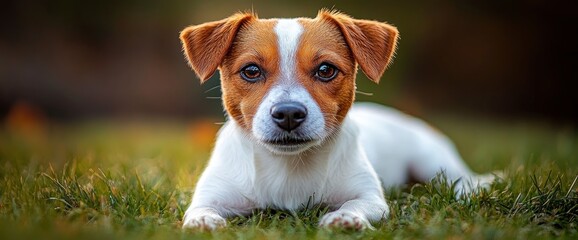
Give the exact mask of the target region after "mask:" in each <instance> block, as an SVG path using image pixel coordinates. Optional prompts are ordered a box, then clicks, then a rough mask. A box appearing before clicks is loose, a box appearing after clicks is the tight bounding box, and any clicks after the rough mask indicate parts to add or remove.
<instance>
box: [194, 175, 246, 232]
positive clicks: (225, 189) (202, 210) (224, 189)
mask: <svg viewBox="0 0 578 240" xmlns="http://www.w3.org/2000/svg"><path fill="white" fill-rule="evenodd" d="M208 175H210V172H209V174H204V175H203V176H202V177H201V179H200V180H199V183H198V184H197V188H196V190H195V194H194V196H193V201H192V203H191V205H190V206H189V208H188V209H187V211H186V212H185V215H184V217H183V228H184V229H185V228H193V229H200V230H215V229H218V228H221V227H225V226H226V221H225V218H227V217H231V216H242V215H248V214H250V213H251V211H252V209H253V206H252V204H251V203H250V201H249V200H247V199H246V198H245V197H243V196H242V194H240V193H239V192H238V191H235V188H236V187H235V186H233V185H232V184H229V183H231V182H233V181H234V180H232V179H227V180H223V179H219V178H218V177H215V176H210V177H205V176H208ZM207 179H209V181H207ZM233 183H234V182H233Z"/></svg>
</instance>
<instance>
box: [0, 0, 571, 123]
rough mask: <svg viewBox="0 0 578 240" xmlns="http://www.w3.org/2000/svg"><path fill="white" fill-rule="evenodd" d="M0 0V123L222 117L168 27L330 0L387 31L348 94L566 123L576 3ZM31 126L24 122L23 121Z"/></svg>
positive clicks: (308, 11) (431, 111)
mask: <svg viewBox="0 0 578 240" xmlns="http://www.w3.org/2000/svg"><path fill="white" fill-rule="evenodd" d="M401 2H402V1H399V2H396V3H394V2H391V1H390V2H385V1H381V2H379V1H343V2H338V1H304V0H298V1H260V0H254V1H222V0H212V1H191V0H167V1H151V0H139V1H135V0H127V1H113V0H98V1H95V0H87V1H76V0H51V1H31V0H18V1H16V0H8V1H6V0H5V1H2V4H1V7H0V119H2V121H4V122H6V123H7V124H8V125H10V124H12V123H14V122H23V121H24V122H26V121H31V122H34V121H36V122H38V121H55V122H61V121H63V122H68V121H83V120H91V119H170V120H177V121H180V120H184V121H192V120H195V119H199V118H213V119H222V118H223V112H222V107H221V103H220V99H218V97H219V95H220V92H219V89H218V87H217V88H215V87H216V86H218V85H219V81H218V74H216V75H215V76H213V78H212V79H211V80H209V81H208V82H207V83H206V84H204V85H200V84H199V80H198V79H197V78H196V77H195V76H194V74H193V72H192V71H191V70H190V69H189V68H188V66H187V64H186V61H185V60H184V57H183V56H182V52H181V45H180V42H179V39H178V34H179V31H180V30H182V29H183V28H184V27H186V26H187V25H190V24H199V23H203V22H206V21H213V20H218V19H222V18H225V17H227V16H229V15H230V14H232V13H234V12H237V11H240V10H250V9H254V11H255V12H257V13H258V15H259V16H260V17H262V18H269V17H299V16H306V17H315V15H316V13H317V11H318V10H319V9H320V8H322V7H326V8H334V9H338V10H341V11H344V12H345V13H348V14H350V15H352V16H354V17H356V18H364V19H374V20H379V21H387V22H389V23H391V24H393V25H395V26H397V27H398V28H399V30H400V33H401V40H400V44H399V48H398V52H397V57H396V59H395V61H394V64H393V65H391V67H390V69H389V70H388V71H387V72H386V74H385V75H384V76H383V78H382V80H381V84H380V85H375V84H373V83H372V82H370V81H368V80H367V79H366V78H365V76H364V75H363V74H362V73H360V75H359V78H358V90H359V91H362V92H366V93H372V94H373V95H371V96H367V95H364V94H357V98H358V99H359V100H364V101H374V102H380V103H383V104H387V105H390V106H394V107H396V108H399V109H401V110H403V111H405V112H408V113H411V114H415V115H418V116H422V117H427V116H428V115H435V114H454V115H456V114H457V115H464V116H469V117H472V118H488V119H506V120H508V121H512V120H513V121H539V122H545V123H547V124H551V125H564V126H568V125H574V124H575V123H576V122H578V121H577V120H578V97H577V96H578V95H577V94H576V91H577V90H578V89H577V88H576V84H575V82H576V81H578V73H577V72H578V61H577V60H576V59H577V58H578V44H577V43H578V31H577V30H578V29H577V27H576V24H575V23H576V22H577V20H578V14H577V10H578V8H577V6H578V4H576V2H572V1H567V3H561V2H560V3H552V2H549V1H540V0H528V1H517V0H513V1H501V0H489V1H461V0H442V1H423V3H419V4H416V3H415V2H414V1H411V2H412V3H411V4H410V3H409V2H408V1H404V3H401ZM32 125H34V123H32Z"/></svg>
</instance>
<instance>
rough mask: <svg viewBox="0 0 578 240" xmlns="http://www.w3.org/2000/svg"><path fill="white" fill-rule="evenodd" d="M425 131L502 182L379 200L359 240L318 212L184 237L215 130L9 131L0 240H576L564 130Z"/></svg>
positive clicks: (261, 217) (569, 135)
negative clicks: (381, 215) (459, 192)
mask: <svg viewBox="0 0 578 240" xmlns="http://www.w3.org/2000/svg"><path fill="white" fill-rule="evenodd" d="M433 122H434V123H435V125H436V126H438V127H439V128H440V129H443V131H445V132H446V133H448V135H450V137H451V138H453V139H454V140H455V141H456V144H457V145H458V147H459V149H460V150H461V152H462V155H463V156H464V158H465V159H466V161H467V162H468V164H469V165H470V166H471V167H472V168H473V169H474V170H476V171H477V172H489V171H492V170H502V171H504V172H505V175H506V178H505V180H503V181H500V182H497V183H495V184H494V185H493V186H492V187H491V189H488V190H487V191H482V192H480V193H479V194H477V195H475V196H472V197H471V198H470V199H464V198H461V199H456V198H454V197H453V195H452V191H451V189H450V188H449V187H445V185H444V184H436V182H440V181H442V182H443V181H444V179H443V178H438V179H436V180H434V181H433V182H431V183H425V184H418V185H414V186H413V187H408V188H396V189H388V190H387V191H386V198H387V199H388V201H389V204H390V206H391V208H392V214H391V217H390V218H389V219H388V220H387V221H386V222H384V223H382V224H377V225H376V228H377V230H375V231H365V232H342V231H335V232H329V231H326V230H320V229H318V228H317V226H316V224H317V221H318V219H319V216H320V215H322V214H323V213H324V212H326V211H327V209H325V208H323V207H320V206H311V207H310V208H309V209H305V210H301V211H298V212H296V213H291V212H283V211H274V210H264V211H256V212H255V214H254V215H252V216H250V217H247V218H234V219H229V222H228V223H229V225H228V227H227V228H226V229H224V230H220V231H217V232H213V233H206V232H204V233H200V232H192V231H182V230H181V229H180V225H181V222H180V221H181V218H182V216H183V213H184V210H185V209H186V207H187V204H188V203H189V201H190V197H191V195H192V191H193V187H194V184H195V182H196V180H197V178H198V176H199V174H200V173H201V171H202V170H203V167H204V164H205V163H206V160H207V159H208V156H209V150H210V144H209V143H208V142H211V139H210V137H207V135H212V134H213V129H211V128H210V127H207V126H204V127H202V128H199V127H195V126H191V125H184V124H158V123H156V124H154V123H151V124H136V125H135V124H111V123H84V124H75V125H72V126H71V125H67V126H60V127H52V128H41V129H38V128H34V129H33V131H28V130H26V128H24V130H22V129H19V128H16V129H11V128H8V127H7V128H5V129H4V130H2V131H0V178H1V180H0V239H32V238H34V239H38V238H41V239H79V238H87V239H121V238H122V239H175V238H178V239H195V238H203V239H204V238H216V239H221V238H224V239H254V238H257V239H278V238H283V239H303V238H318V239H351V238H353V239H359V238H363V239H365V238H373V239H384V238H398V239H399V238H401V239H405V238H411V239H424V238H427V239H431V238H434V239H449V238H452V239H462V238H473V239H494V238H499V239H514V238H516V239H543V238H557V237H561V238H569V239H576V238H578V232H577V231H578V230H577V228H578V226H577V222H578V183H575V182H576V177H577V176H578V157H577V156H578V137H577V134H576V131H575V130H574V129H568V128H560V127H548V126H544V125H539V124H511V123H510V124H505V123H495V122H486V121H465V120H464V119H455V118H439V119H436V120H435V121H433ZM201 126H202V125H201ZM207 128H208V129H207ZM203 131H204V133H202V134H199V133H198V132H203ZM199 139H200V140H199Z"/></svg>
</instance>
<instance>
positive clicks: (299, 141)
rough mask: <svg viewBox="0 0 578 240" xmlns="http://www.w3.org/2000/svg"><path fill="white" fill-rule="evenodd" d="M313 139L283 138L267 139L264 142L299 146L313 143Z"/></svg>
mask: <svg viewBox="0 0 578 240" xmlns="http://www.w3.org/2000/svg"><path fill="white" fill-rule="evenodd" d="M312 141H313V140H311V139H300V138H283V139H272V140H265V141H263V142H265V143H267V144H271V145H275V146H297V145H303V144H308V143H311V142H312Z"/></svg>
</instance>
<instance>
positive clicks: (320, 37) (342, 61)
mask: <svg viewBox="0 0 578 240" xmlns="http://www.w3.org/2000/svg"><path fill="white" fill-rule="evenodd" d="M300 23H301V24H302V25H303V28H304V30H303V34H302V36H301V41H300V43H299V47H298V51H297V68H298V81H299V82H300V84H301V85H303V86H304V87H305V88H306V89H307V90H308V92H309V93H310V94H311V96H312V97H313V99H314V100H315V101H316V102H317V105H319V107H320V108H321V112H322V113H323V114H324V118H325V124H326V126H325V128H326V130H328V131H329V132H332V130H334V129H335V128H336V127H337V126H339V125H340V124H341V122H342V121H343V119H344V118H345V115H346V114H347V111H348V110H349V108H350V107H351V104H352V103H353V100H354V97H355V74H356V69H357V65H356V64H355V60H354V58H353V55H352V53H351V51H350V49H349V48H348V47H347V44H346V42H345V39H344V38H343V36H342V35H341V33H340V31H339V29H338V28H337V27H336V26H335V25H334V24H332V23H331V22H327V21H324V20H323V19H300ZM322 63H329V64H331V65H334V66H335V67H336V68H338V69H339V73H338V75H337V77H335V79H333V80H331V81H329V82H322V81H320V80H318V79H316V78H315V72H316V71H317V70H318V68H319V65H321V64H322Z"/></svg>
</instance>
